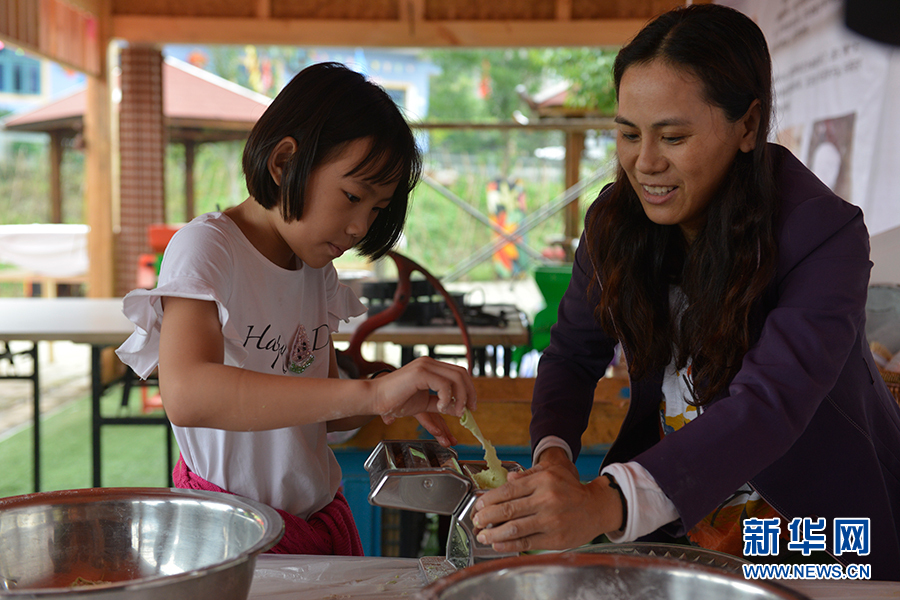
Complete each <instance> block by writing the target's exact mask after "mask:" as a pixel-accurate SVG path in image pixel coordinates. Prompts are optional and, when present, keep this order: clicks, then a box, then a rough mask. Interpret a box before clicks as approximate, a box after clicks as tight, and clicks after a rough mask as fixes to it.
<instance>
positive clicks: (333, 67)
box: [242, 62, 422, 259]
mask: <svg viewBox="0 0 900 600" xmlns="http://www.w3.org/2000/svg"><path fill="white" fill-rule="evenodd" d="M286 137H292V138H294V139H295V140H296V141H297V151H296V152H295V153H294V154H293V156H292V157H291V158H290V159H289V160H288V161H287V162H286V163H285V165H284V168H283V174H282V180H281V185H280V186H278V185H276V183H275V181H274V180H273V179H272V176H271V175H270V173H269V169H268V161H269V155H270V154H271V153H272V150H273V149H274V148H275V146H276V145H277V144H278V142H280V141H281V140H283V139H284V138H286ZM359 139H368V140H371V147H370V149H369V153H368V154H367V155H366V156H365V158H363V160H362V161H361V162H360V163H359V164H358V165H357V166H356V167H355V168H354V169H353V170H352V171H351V172H350V173H347V174H348V175H354V174H363V175H364V176H365V178H366V179H367V180H369V181H371V182H372V183H379V184H381V183H388V182H392V181H398V184H397V189H396V191H395V192H394V195H393V197H392V198H391V202H390V204H389V205H388V207H387V208H386V209H383V210H381V211H379V213H378V216H377V217H376V219H375V221H374V222H373V223H372V226H371V227H370V228H369V231H368V233H367V234H366V236H365V237H364V238H363V239H362V240H361V241H360V242H359V244H357V246H356V248H355V249H356V251H357V252H359V253H360V254H362V255H363V256H367V257H369V258H372V259H377V258H379V257H380V256H382V255H384V253H385V252H387V251H388V250H390V249H391V247H392V246H393V245H394V244H395V243H396V242H397V240H398V239H399V238H400V233H401V231H402V230H403V224H404V222H405V220H406V212H407V208H408V206H409V195H410V192H411V191H412V189H413V188H414V187H415V186H416V184H417V183H418V181H419V179H420V177H421V173H422V156H421V153H420V151H419V148H418V146H417V145H416V141H415V138H414V136H413V133H412V130H411V129H410V127H409V125H408V124H407V122H406V120H405V119H404V118H403V115H402V114H401V113H400V110H399V109H398V108H397V105H396V104H394V101H393V100H392V99H391V97H390V96H388V95H387V93H386V92H385V91H384V89H382V88H381V87H380V86H378V85H376V84H375V83H373V82H371V81H369V80H368V79H366V77H364V76H363V75H361V74H359V73H357V72H356V71H353V70H351V69H349V68H347V67H346V66H344V65H342V64H340V63H335V62H325V63H318V64H314V65H311V66H309V67H306V68H305V69H303V70H302V71H300V72H299V73H297V75H295V76H294V78H293V79H292V80H291V81H290V82H289V83H288V84H287V85H286V86H285V87H284V89H283V90H281V92H280V93H279V94H278V96H276V97H275V99H274V100H273V101H272V104H271V105H269V107H268V108H267V109H266V111H265V112H264V113H263V115H262V116H261V117H260V118H259V120H258V121H257V122H256V125H254V127H253V130H252V131H251V132H250V137H249V138H248V139H247V144H246V146H245V147H244V155H243V160H242V164H243V170H244V177H245V178H246V180H247V189H248V191H249V192H250V195H251V196H252V197H253V198H254V199H255V200H256V201H257V202H259V204H261V205H262V206H263V207H265V208H267V209H268V208H272V207H274V206H277V205H280V206H281V214H282V216H283V217H284V219H285V221H288V222H290V221H295V220H297V219H300V218H301V217H302V216H303V207H304V205H305V202H306V193H307V184H308V183H309V180H310V176H311V175H312V173H313V171H314V170H315V169H316V168H317V167H319V166H320V165H321V164H323V163H324V162H327V161H329V160H332V159H334V158H336V157H337V155H338V154H339V153H340V152H341V151H342V150H343V149H344V148H345V147H346V146H347V144H348V143H349V142H352V141H354V140H359Z"/></svg>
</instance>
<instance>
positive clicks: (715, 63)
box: [587, 4, 777, 404]
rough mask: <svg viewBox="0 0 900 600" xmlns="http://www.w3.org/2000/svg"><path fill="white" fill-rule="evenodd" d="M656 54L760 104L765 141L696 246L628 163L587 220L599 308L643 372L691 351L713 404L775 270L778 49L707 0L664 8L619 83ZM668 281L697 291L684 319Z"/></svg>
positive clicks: (737, 174)
mask: <svg viewBox="0 0 900 600" xmlns="http://www.w3.org/2000/svg"><path fill="white" fill-rule="evenodd" d="M652 61H662V62H663V64H666V65H668V66H670V67H671V68H673V69H676V70H680V71H682V72H684V73H687V74H689V75H692V76H694V77H696V78H697V79H698V80H699V82H700V85H701V86H702V89H703V93H704V96H705V99H706V101H707V102H709V103H710V104H711V105H713V106H716V107H719V108H720V109H722V111H723V112H724V113H725V116H726V118H727V119H728V120H729V121H732V122H735V121H737V120H739V119H740V118H741V117H743V116H744V115H745V114H746V113H747V111H748V110H749V109H750V107H751V106H752V104H753V102H754V101H758V102H759V104H760V106H759V112H760V123H759V129H758V131H757V137H756V146H755V148H754V150H753V151H752V152H749V153H744V152H738V154H737V156H736V158H735V160H734V162H733V163H732V165H731V168H730V171H729V172H728V173H727V174H726V175H725V177H724V178H723V183H722V186H721V188H720V189H719V190H718V192H717V193H716V195H715V197H714V198H713V200H712V201H711V202H710V204H709V208H708V210H707V218H706V223H705V225H704V226H703V227H702V228H701V229H700V231H699V232H698V234H697V237H696V238H695V239H694V241H693V242H692V243H691V244H690V245H688V244H687V243H686V241H685V239H684V237H683V236H682V234H681V233H680V230H679V228H678V226H677V225H658V224H656V223H653V222H652V221H650V219H649V218H648V217H647V215H646V213H645V212H644V210H643V209H642V207H641V204H640V200H639V198H638V197H637V195H636V193H635V192H634V189H633V188H632V186H631V185H630V183H629V182H628V178H627V176H626V174H625V172H624V170H623V169H622V168H621V166H620V167H619V169H618V174H617V177H616V181H615V183H614V184H613V188H612V190H611V192H610V194H609V197H608V199H607V200H606V201H604V202H600V203H597V204H596V205H595V207H594V210H593V211H592V212H591V215H590V217H589V218H588V222H587V235H588V242H589V246H588V248H589V252H590V254H591V258H592V260H593V263H594V265H596V266H597V269H598V271H599V272H600V276H601V278H602V280H603V291H602V294H600V295H599V297H600V299H599V302H598V306H597V307H596V309H595V315H596V317H597V319H598V321H599V322H600V323H601V324H602V325H603V327H604V329H605V330H606V331H608V332H611V333H612V332H615V335H617V336H618V337H619V338H620V339H621V340H622V342H623V343H624V345H625V347H626V349H628V350H629V351H630V352H629V355H628V358H629V370H630V372H631V375H632V377H633V378H636V379H640V378H641V377H643V376H644V375H646V374H647V373H649V372H652V371H655V370H659V369H663V368H665V367H666V366H667V365H668V364H669V363H670V362H671V361H672V359H673V358H674V360H675V363H676V366H677V367H678V368H679V370H680V369H683V368H684V367H685V366H686V365H687V362H688V360H690V361H691V370H692V375H693V380H694V399H693V401H694V402H695V403H697V404H705V403H707V402H709V401H710V400H712V399H713V398H714V397H715V396H716V395H718V394H719V393H721V392H722V391H724V390H725V389H726V387H727V385H728V382H729V381H730V380H731V379H732V378H733V377H734V375H735V374H736V373H737V372H738V370H739V369H740V367H741V361H742V360H743V356H744V354H746V352H747V351H748V350H749V348H750V346H751V344H752V343H753V342H754V340H753V339H752V337H753V331H754V328H753V324H752V323H751V321H752V315H753V308H754V306H755V304H756V303H757V302H758V301H759V300H760V298H761V297H762V295H763V293H764V292H765V290H766V288H767V286H768V285H769V283H770V282H771V280H772V277H773V275H774V272H775V260H776V253H777V244H776V240H775V234H774V222H775V216H776V208H777V193H776V187H775V179H774V174H773V173H774V167H773V164H772V158H771V152H770V151H769V147H768V145H767V139H768V134H769V127H770V121H771V112H772V75H771V71H772V67H771V60H770V57H769V50H768V46H767V44H766V40H765V37H764V36H763V33H762V31H760V29H759V27H757V25H756V24H755V23H754V22H753V21H752V20H751V19H750V18H749V17H747V16H746V15H744V14H742V13H740V12H738V11H736V10H734V9H731V8H728V7H725V6H721V5H716V4H698V5H692V6H689V7H686V8H678V9H675V10H672V11H670V12H667V13H664V14H662V15H660V16H659V17H657V18H656V19H655V20H653V21H652V22H651V23H649V24H648V25H647V26H646V27H645V28H644V29H642V30H641V31H640V32H639V33H638V34H637V35H636V36H635V38H634V39H633V40H632V41H631V42H629V43H628V44H626V45H625V46H624V47H623V48H622V50H621V51H620V52H619V54H618V56H617V57H616V60H615V64H614V66H613V79H614V82H615V89H616V94H617V95H618V93H619V85H620V84H621V81H622V76H623V75H624V73H625V72H626V71H627V70H628V68H630V67H632V66H634V65H641V64H647V63H650V62H652ZM669 285H678V286H680V287H681V289H682V291H683V292H684V295H685V297H686V300H685V302H684V305H683V312H682V313H681V314H680V318H679V317H678V314H679V313H678V312H677V311H676V312H673V311H671V310H670V306H669V302H670V300H669Z"/></svg>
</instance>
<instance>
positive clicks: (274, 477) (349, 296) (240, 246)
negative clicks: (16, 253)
mask: <svg viewBox="0 0 900 600" xmlns="http://www.w3.org/2000/svg"><path fill="white" fill-rule="evenodd" d="M164 296H174V297H181V298H193V299H198V300H210V301H213V302H215V303H216V306H217V307H218V312H219V321H220V323H221V325H222V334H223V336H224V340H225V364H226V365H231V366H235V367H240V368H244V369H250V370H253V371H258V372H261V373H271V374H275V375H283V376H287V377H298V376H300V377H327V376H328V368H329V358H330V354H329V341H330V338H331V333H332V332H334V331H337V328H338V323H339V320H340V319H342V320H345V321H346V320H349V318H350V317H352V316H357V315H360V314H363V313H364V312H365V310H366V309H365V306H364V305H363V304H362V303H361V302H360V301H359V299H358V298H357V297H356V296H355V295H354V293H353V292H352V291H351V290H350V288H348V287H347V286H345V285H343V284H342V283H340V281H339V280H338V276H337V271H336V270H335V268H334V266H333V265H332V264H329V265H327V266H325V267H322V268H320V269H314V268H312V267H310V266H308V265H303V266H302V267H301V268H299V269H296V270H288V269H283V268H281V267H279V266H277V265H275V264H274V263H272V262H271V261H269V260H268V259H267V258H265V257H264V256H263V255H262V254H261V253H260V252H259V251H258V250H257V249H256V248H255V247H254V246H253V245H252V244H251V243H250V242H249V240H247V238H246V237H244V235H243V233H242V232H241V230H240V228H238V226H237V225H236V224H235V223H234V222H233V221H232V220H231V219H230V218H228V217H227V216H225V215H224V214H222V213H209V214H206V215H201V216H199V217H197V218H196V219H194V220H193V221H191V222H190V223H189V224H187V225H185V226H184V227H182V228H181V229H180V230H179V231H178V232H177V233H176V234H175V235H174V237H173V238H172V240H171V241H170V242H169V245H168V246H167V248H166V252H165V255H164V257H163V261H162V265H161V268H160V275H159V282H158V285H157V287H156V288H154V289H152V290H135V291H133V292H131V293H130V294H128V295H127V296H126V297H125V300H124V312H125V315H126V316H127V317H128V318H129V319H130V320H131V321H132V322H134V324H135V332H134V333H133V334H132V335H131V337H129V338H128V340H126V341H125V343H124V344H122V346H120V347H119V349H118V350H116V354H118V355H119V357H120V358H121V359H122V361H123V362H124V363H126V364H127V365H129V366H131V367H132V368H133V369H134V371H135V373H137V374H138V375H139V376H141V377H142V378H146V377H147V376H148V375H150V374H151V373H152V371H153V370H154V369H155V368H156V366H157V365H158V364H159V333H160V324H161V322H162V302H161V301H160V300H161V298H162V297H164ZM163 400H164V401H165V399H163ZM296 401H297V402H298V403H299V402H303V401H304V399H303V398H302V397H298V398H297V399H296ZM258 402H259V404H260V405H264V404H265V402H266V398H265V395H264V394H263V393H260V396H259V398H258ZM173 430H174V432H175V438H176V440H177V441H178V446H179V449H180V450H181V455H182V457H183V458H184V461H185V463H186V464H187V466H188V468H190V469H191V471H193V472H194V473H196V474H197V475H199V476H200V477H202V478H204V479H206V480H207V481H209V482H211V483H214V484H216V485H218V486H219V487H221V488H224V489H226V490H228V491H229V492H233V493H235V494H239V495H242V496H246V497H249V498H252V499H255V500H259V501H260V502H263V503H265V504H268V505H270V506H274V507H275V508H280V509H282V510H285V511H287V512H289V513H292V514H294V515H297V516H299V517H301V518H304V519H306V518H308V517H309V516H310V515H311V514H313V513H315V512H316V511H318V510H321V509H322V508H323V507H325V506H326V505H327V504H329V503H330V502H331V501H332V500H333V499H334V495H335V493H336V492H337V490H338V487H339V486H340V481H341V470H340V467H339V465H338V463H337V460H336V459H335V457H334V453H333V452H332V451H331V449H330V448H329V447H328V445H327V443H326V426H325V423H314V424H310V425H302V426H298V427H286V428H282V429H275V430H269V431H254V432H235V431H224V430H220V429H208V428H199V427H178V426H173Z"/></svg>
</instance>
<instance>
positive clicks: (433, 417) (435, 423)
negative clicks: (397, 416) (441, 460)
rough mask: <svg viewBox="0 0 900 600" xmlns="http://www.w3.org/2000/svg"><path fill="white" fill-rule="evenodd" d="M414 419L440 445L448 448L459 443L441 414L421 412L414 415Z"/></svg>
mask: <svg viewBox="0 0 900 600" xmlns="http://www.w3.org/2000/svg"><path fill="white" fill-rule="evenodd" d="M416 420H417V421H418V422H419V424H420V425H421V426H422V427H424V428H425V430H426V431H427V432H428V433H430V434H431V435H433V436H434V439H436V440H437V441H438V442H439V443H440V444H441V446H443V447H444V448H449V447H450V446H455V445H456V444H458V443H459V440H457V439H456V436H454V435H453V434H452V433H451V432H450V428H449V427H447V422H446V421H444V418H443V417H442V416H441V415H438V414H435V413H428V412H423V413H419V414H417V415H416Z"/></svg>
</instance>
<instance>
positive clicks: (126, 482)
mask: <svg viewBox="0 0 900 600" xmlns="http://www.w3.org/2000/svg"><path fill="white" fill-rule="evenodd" d="M120 399H121V388H120V387H119V386H113V387H112V388H110V390H109V391H108V392H107V393H106V395H105V396H104V397H103V404H102V406H103V409H104V410H103V414H104V415H109V416H112V415H114V414H116V411H118V410H120V409H119V401H120ZM131 404H132V406H131V407H129V409H128V410H129V411H130V412H129V414H133V415H139V414H140V398H139V391H137V390H135V391H134V393H133V394H132V398H131ZM33 433H34V428H33V427H32V426H29V427H27V428H23V429H21V430H19V431H18V432H16V433H15V434H14V435H12V436H10V437H7V438H5V439H3V440H2V441H0V473H3V477H2V478H0V497H7V496H16V495H19V494H26V493H30V492H33V491H34V490H33V488H32V486H33V478H34V475H33V468H32V439H33V437H32V435H33ZM101 435H102V439H101V448H102V451H103V461H102V465H103V469H102V475H103V486H104V487H135V486H136V487H168V485H169V482H168V478H167V475H166V455H165V441H166V433H165V429H164V428H163V426H161V425H153V426H150V425H115V426H112V425H107V426H104V427H103V430H102V433H101ZM172 446H173V447H172V452H173V456H175V457H176V458H177V456H178V454H177V453H178V449H177V446H176V444H175V443H174V441H173V444H172ZM91 486H92V466H91V403H90V398H89V397H88V396H85V397H84V398H80V399H78V400H75V401H73V402H71V403H69V404H67V405H65V406H63V407H62V408H60V409H58V410H57V411H55V412H53V413H51V414H47V415H44V416H43V417H42V419H41V491H52V490H65V489H76V488H88V487H91Z"/></svg>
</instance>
